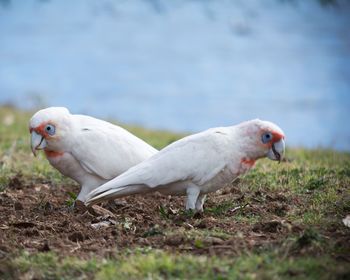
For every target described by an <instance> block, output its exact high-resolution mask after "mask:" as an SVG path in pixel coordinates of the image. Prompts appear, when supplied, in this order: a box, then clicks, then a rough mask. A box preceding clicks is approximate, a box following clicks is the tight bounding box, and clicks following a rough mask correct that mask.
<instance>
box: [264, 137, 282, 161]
mask: <svg viewBox="0 0 350 280" xmlns="http://www.w3.org/2000/svg"><path fill="white" fill-rule="evenodd" d="M284 150H285V143H284V140H283V139H281V140H280V141H278V142H275V143H273V144H272V146H271V149H270V150H269V151H268V153H267V156H268V158H269V159H272V160H278V161H279V162H281V160H282V158H283V156H284Z"/></svg>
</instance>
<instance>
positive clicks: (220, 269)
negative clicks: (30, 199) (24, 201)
mask: <svg viewBox="0 0 350 280" xmlns="http://www.w3.org/2000/svg"><path fill="white" fill-rule="evenodd" d="M11 265H12V271H9V272H8V273H7V274H6V275H5V277H9V278H10V277H11V278H15V277H17V276H18V275H23V276H27V277H30V278H31V279H72V278H75V279H89V278H94V279H306V278H311V279H341V278H342V277H344V278H343V279H346V278H345V277H346V276H348V274H346V273H347V268H346V267H345V265H344V266H338V265H336V263H335V261H334V260H332V259H331V258H329V257H320V258H317V259H316V258H312V257H299V258H288V259H284V258H281V257H280V255H279V254H276V253H275V252H269V253H263V254H250V253H246V254H242V255H241V256H239V257H237V258H220V257H216V256H213V257H207V256H193V255H189V254H169V253H166V252H163V251H159V250H152V251H148V252H147V251H146V252H145V251H141V250H138V251H130V252H126V253H123V254H120V255H119V256H118V257H116V258H113V259H96V258H91V259H89V260H85V261H84V260H80V259H78V258H77V257H66V258H64V259H60V258H59V257H58V256H57V255H55V254H53V253H37V254H34V255H30V254H28V253H23V254H22V255H20V256H18V257H16V258H14V259H13V260H12V262H11Z"/></svg>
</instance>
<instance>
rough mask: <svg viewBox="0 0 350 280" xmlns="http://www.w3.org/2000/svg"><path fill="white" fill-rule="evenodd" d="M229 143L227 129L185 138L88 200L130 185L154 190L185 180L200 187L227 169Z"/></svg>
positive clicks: (106, 185)
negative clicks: (226, 150) (226, 152)
mask: <svg viewBox="0 0 350 280" xmlns="http://www.w3.org/2000/svg"><path fill="white" fill-rule="evenodd" d="M228 143H229V136H228V134H226V132H225V129H224V128H217V129H211V130H207V131H205V132H202V133H198V134H195V135H192V136H188V137H185V138H183V139H181V140H179V141H176V142H174V143H173V144H171V145H169V146H168V147H166V148H164V149H163V150H161V151H160V152H158V153H157V154H155V155H154V156H152V157H151V158H149V159H147V160H145V161H143V162H142V163H140V164H138V165H136V166H134V167H132V168H130V169H129V170H128V171H126V172H125V173H123V174H122V175H120V176H119V177H117V178H114V179H113V180H111V181H109V182H107V183H105V184H104V185H102V186H100V187H98V188H97V189H95V190H94V191H92V192H91V193H90V194H89V195H88V200H89V199H92V198H93V197H94V196H97V195H99V194H101V193H103V192H107V193H108V194H111V193H113V189H114V190H116V191H118V189H119V190H120V189H123V188H124V187H125V186H130V185H144V186H145V187H148V188H154V187H157V186H160V185H167V184H170V183H175V182H179V181H186V180H191V181H192V182H193V183H196V184H199V185H200V184H201V183H203V182H205V181H208V180H210V179H211V178H212V177H213V176H215V175H216V174H217V173H218V172H220V170H222V169H223V168H224V167H225V165H226V162H227V161H226V159H225V152H224V150H225V147H227V145H228Z"/></svg>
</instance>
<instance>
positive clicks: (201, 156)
mask: <svg viewBox="0 0 350 280" xmlns="http://www.w3.org/2000/svg"><path fill="white" fill-rule="evenodd" d="M284 149H285V144H284V133H283V131H282V130H281V129H280V128H279V127H278V126H277V125H275V124H273V123H271V122H267V121H261V120H258V119H256V120H251V121H247V122H243V123H241V124H238V125H235V126H230V127H218V128H212V129H209V130H206V131H204V132H201V133H198V134H194V135H191V136H187V137H185V138H182V139H180V140H178V141H176V142H174V143H172V144H170V145H169V146H167V147H165V148H164V149H163V150H161V151H160V152H158V153H157V154H155V155H153V156H152V157H150V158H149V159H147V160H145V161H143V162H142V163H140V164H138V165H136V166H134V167H132V168H130V169H129V170H128V171H126V172H124V173H123V174H121V175H120V176H118V177H116V178H114V179H113V180H111V181H109V182H107V183H105V184H104V185H102V186H100V187H98V188H97V189H95V190H93V191H92V192H91V193H89V194H88V195H87V200H86V202H85V204H86V205H92V204H95V203H98V202H100V201H103V200H108V199H113V198H118V197H122V196H126V195H131V194H140V193H147V192H151V191H158V192H160V193H163V194H171V195H187V202H186V209H192V210H196V211H199V212H201V211H203V203H204V200H205V197H206V194H207V193H210V192H214V191H216V190H218V189H220V188H222V187H224V186H225V185H228V184H229V183H231V182H232V181H233V180H235V179H236V178H237V177H238V176H239V175H242V174H244V173H246V172H247V171H248V170H249V169H250V168H251V167H252V166H253V165H254V163H255V161H256V160H257V159H259V158H263V157H268V158H269V159H272V160H278V161H280V160H281V158H282V157H283V155H284Z"/></svg>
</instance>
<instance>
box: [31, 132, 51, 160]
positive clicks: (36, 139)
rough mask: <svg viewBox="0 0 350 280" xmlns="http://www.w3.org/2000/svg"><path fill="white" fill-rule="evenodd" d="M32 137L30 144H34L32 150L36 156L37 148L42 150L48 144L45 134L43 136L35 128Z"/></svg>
mask: <svg viewBox="0 0 350 280" xmlns="http://www.w3.org/2000/svg"><path fill="white" fill-rule="evenodd" d="M31 134H32V137H31V141H30V144H31V146H32V152H33V154H34V156H36V150H42V149H44V148H45V147H46V146H47V143H46V140H45V138H44V136H41V135H40V134H38V133H36V132H35V131H34V130H33V131H32V132H31Z"/></svg>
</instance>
